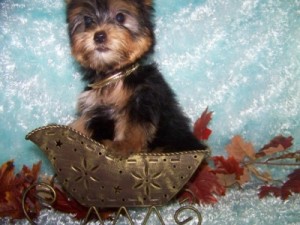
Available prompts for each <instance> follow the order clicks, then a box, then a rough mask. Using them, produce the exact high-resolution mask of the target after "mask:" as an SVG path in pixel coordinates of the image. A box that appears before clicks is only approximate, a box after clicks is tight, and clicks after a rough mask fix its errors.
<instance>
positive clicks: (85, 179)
mask: <svg viewBox="0 0 300 225" xmlns="http://www.w3.org/2000/svg"><path fill="white" fill-rule="evenodd" d="M71 168H72V170H73V171H74V172H75V173H76V175H75V178H74V181H75V182H76V183H78V185H82V184H83V185H84V187H85V189H87V190H88V189H89V186H90V183H91V182H99V180H98V179H97V178H96V177H95V176H93V175H92V174H93V173H94V172H95V171H96V170H97V169H99V165H96V166H91V165H90V164H89V163H88V161H87V160H86V158H83V159H82V161H81V163H80V166H72V167H71Z"/></svg>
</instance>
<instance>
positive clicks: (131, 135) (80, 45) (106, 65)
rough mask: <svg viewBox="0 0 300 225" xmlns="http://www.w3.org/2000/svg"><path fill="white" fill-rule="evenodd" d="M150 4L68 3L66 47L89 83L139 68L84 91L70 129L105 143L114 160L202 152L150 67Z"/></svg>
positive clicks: (142, 0) (119, 0)
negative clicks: (145, 154) (135, 155)
mask: <svg viewBox="0 0 300 225" xmlns="http://www.w3.org/2000/svg"><path fill="white" fill-rule="evenodd" d="M152 13H153V9H152V1H151V0H70V1H69V3H68V7H67V20H68V25H69V35H70V43H71V48H72V54H73V56H74V58H75V59H76V60H77V61H78V62H79V64H80V65H81V66H82V72H83V79H84V80H85V81H86V82H87V83H88V84H94V83H97V82H98V81H101V80H104V79H106V78H109V77H110V76H112V75H114V74H115V73H118V72H122V71H126V70H128V68H131V67H132V65H135V64H137V63H138V64H139V67H138V68H137V69H136V70H134V71H133V72H132V74H130V75H129V76H127V77H125V78H123V79H120V80H118V81H116V82H114V83H111V84H109V85H107V86H105V87H102V88H91V87H89V86H87V87H86V88H85V90H84V91H83V92H82V93H81V95H80V97H79V100H78V118H77V120H76V121H74V122H73V123H72V124H71V126H72V127H73V128H75V129H77V130H78V131H80V132H82V133H83V134H85V135H87V136H89V137H91V138H93V139H95V140H97V141H99V142H102V143H104V144H105V145H107V147H108V148H109V149H110V150H111V151H112V152H113V154H115V155H119V156H121V157H127V156H128V155H129V154H130V153H138V152H142V151H146V152H151V151H157V150H158V149H159V150H160V151H164V152H170V151H182V150H196V149H197V150H202V149H206V146H205V145H203V144H202V143H200V142H199V141H198V140H197V139H196V138H195V137H194V136H193V134H192V132H191V128H190V124H189V120H188V119H187V117H186V116H185V115H184V114H183V112H182V110H181V109H180V107H179V105H178V103H177V101H176V98H175V95H174V93H173V91H172V90H171V89H170V87H169V85H168V84H167V83H166V81H165V80H164V78H163V77H162V75H161V73H160V72H159V71H158V69H157V66H156V64H155V63H149V62H148V61H149V60H148V58H149V56H150V54H151V53H152V52H153V47H154V44H155V38H154V33H153V24H152V22H151V20H152Z"/></svg>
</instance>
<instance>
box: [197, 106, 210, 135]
mask: <svg viewBox="0 0 300 225" xmlns="http://www.w3.org/2000/svg"><path fill="white" fill-rule="evenodd" d="M212 113H213V112H208V108H206V109H205V111H204V112H203V113H202V115H201V117H200V118H199V119H198V120H197V121H196V122H195V124H194V135H195V136H196V137H197V139H199V140H208V138H209V136H210V135H211V133H212V131H211V130H210V129H209V128H207V126H208V124H209V122H210V121H211V119H212Z"/></svg>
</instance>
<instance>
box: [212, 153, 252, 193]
mask: <svg viewBox="0 0 300 225" xmlns="http://www.w3.org/2000/svg"><path fill="white" fill-rule="evenodd" d="M212 159H213V161H214V164H215V167H216V169H214V170H213V171H214V173H215V174H216V176H217V177H218V179H219V182H220V183H221V184H222V185H223V186H225V187H230V186H232V185H233V184H236V183H239V184H240V185H242V184H244V183H246V182H247V181H249V176H248V173H247V171H246V170H245V169H244V168H243V167H241V166H240V163H238V161H237V160H236V159H235V158H234V157H229V158H228V159H225V158H224V157H223V156H214V157H212Z"/></svg>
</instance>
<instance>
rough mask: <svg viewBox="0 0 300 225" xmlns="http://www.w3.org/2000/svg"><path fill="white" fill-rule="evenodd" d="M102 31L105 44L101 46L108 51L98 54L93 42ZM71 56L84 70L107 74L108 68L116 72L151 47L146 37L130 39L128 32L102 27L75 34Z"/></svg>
mask: <svg viewBox="0 0 300 225" xmlns="http://www.w3.org/2000/svg"><path fill="white" fill-rule="evenodd" d="M99 31H104V32H106V35H107V42H105V43H104V44H102V46H101V47H105V48H107V49H108V50H107V51H105V52H100V51H98V50H97V47H99V45H97V44H96V43H95V42H94V35H95V33H96V32H99ZM72 39H73V45H72V54H73V55H74V57H75V58H76V60H77V61H78V62H79V63H80V64H82V65H83V66H84V67H86V68H92V69H94V70H96V71H101V72H108V70H109V69H110V68H114V70H118V69H120V68H123V67H125V66H127V65H129V64H131V63H133V62H135V61H136V60H137V59H138V58H140V57H141V56H142V55H143V54H144V53H145V52H147V51H148V49H149V48H150V46H151V45H152V39H151V38H150V37H149V36H148V35H145V36H139V37H137V38H134V37H132V35H131V34H130V33H129V32H126V31H124V29H120V28H118V27H117V26H114V25H102V26H99V27H98V28H97V29H95V30H92V31H88V32H82V33H78V34H75V35H74V36H73V37H72Z"/></svg>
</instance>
